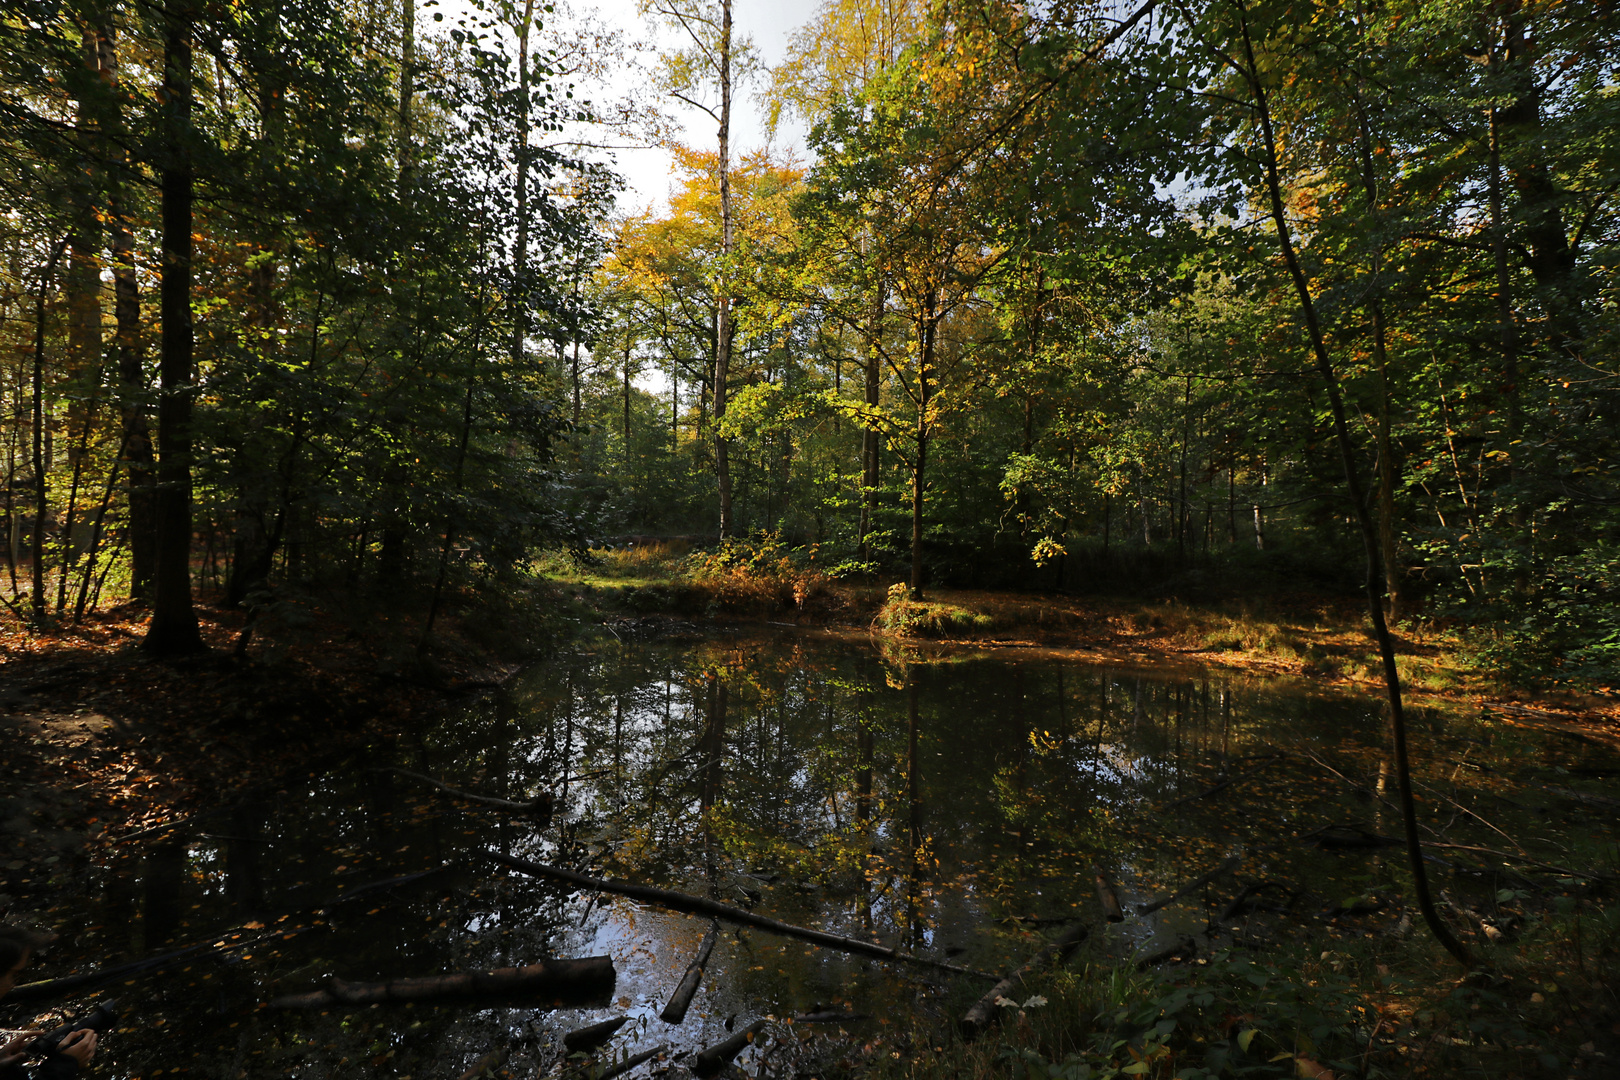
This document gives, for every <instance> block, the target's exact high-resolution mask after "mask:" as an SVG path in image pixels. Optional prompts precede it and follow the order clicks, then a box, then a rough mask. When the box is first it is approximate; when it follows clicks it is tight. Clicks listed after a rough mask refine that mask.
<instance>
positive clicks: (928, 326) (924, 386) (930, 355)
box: [911, 290, 939, 600]
mask: <svg viewBox="0 0 1620 1080" xmlns="http://www.w3.org/2000/svg"><path fill="white" fill-rule="evenodd" d="M935 303H936V300H935V296H934V293H933V292H932V291H931V290H930V291H929V293H928V294H927V297H926V298H925V299H924V301H923V310H922V313H921V315H922V317H921V319H919V325H918V327H917V329H918V334H917V460H916V461H915V462H913V463H912V468H911V598H912V599H913V600H921V599H922V598H923V491H924V488H925V485H926V483H927V478H928V477H927V472H928V439H929V436H930V434H931V425H930V423H929V417H928V403H929V378H930V377H931V376H932V375H933V368H934V335H935V332H936V330H937V329H938V323H939V319H938V316H937V315H936V314H935V311H934V306H935Z"/></svg>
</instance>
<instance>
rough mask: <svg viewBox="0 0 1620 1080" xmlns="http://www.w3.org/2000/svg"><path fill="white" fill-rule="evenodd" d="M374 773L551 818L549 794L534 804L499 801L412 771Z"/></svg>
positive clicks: (471, 801) (453, 794)
mask: <svg viewBox="0 0 1620 1080" xmlns="http://www.w3.org/2000/svg"><path fill="white" fill-rule="evenodd" d="M372 771H373V772H389V773H394V774H396V775H398V776H405V777H409V778H410V779H412V780H417V781H420V782H421V783H424V784H427V785H429V786H430V787H435V788H438V789H439V790H440V791H442V792H444V793H445V794H446V795H452V796H454V797H455V798H458V799H461V800H463V801H465V802H470V803H478V804H479V805H480V806H493V807H495V808H496V809H497V810H510V811H511V812H512V813H514V814H533V815H534V816H535V817H539V818H545V819H547V820H549V819H550V818H551V806H552V797H551V794H550V793H549V792H548V793H546V794H544V795H541V796H540V797H539V798H537V799H535V800H534V801H533V802H514V801H513V800H511V799H497V798H495V797H494V796H491V795H475V794H473V793H472V792H470V791H462V790H461V789H460V788H453V787H451V786H450V785H449V784H443V783H440V782H439V781H437V780H435V779H433V777H431V776H428V775H426V774H424V773H419V772H412V771H411V770H410V769H399V768H394V767H389V768H386V769H373V770H372Z"/></svg>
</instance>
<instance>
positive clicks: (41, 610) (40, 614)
mask: <svg viewBox="0 0 1620 1080" xmlns="http://www.w3.org/2000/svg"><path fill="white" fill-rule="evenodd" d="M66 248H67V241H66V240H65V239H64V240H63V241H61V242H60V243H58V244H57V245H56V246H55V247H54V248H52V249H51V255H50V258H49V259H47V260H46V261H45V265H44V266H43V267H41V268H40V271H39V291H38V292H37V293H36V294H35V298H34V377H33V392H32V395H31V407H30V412H31V415H32V427H33V431H32V433H31V434H32V438H33V459H34V535H33V547H34V550H33V552H32V554H33V563H34V565H33V571H34V581H33V586H34V596H33V620H34V625H35V626H36V627H38V626H44V625H45V615H46V612H45V521H46V518H47V516H48V515H49V513H50V504H49V501H48V498H49V492H48V490H47V488H46V483H45V481H46V477H47V476H48V475H49V473H50V461H49V458H50V454H49V453H48V452H47V451H46V447H45V293H46V290H47V289H49V287H50V283H51V276H52V275H53V274H55V272H56V264H57V262H59V261H60V260H61V258H62V252H63V251H64V250H65V249H66Z"/></svg>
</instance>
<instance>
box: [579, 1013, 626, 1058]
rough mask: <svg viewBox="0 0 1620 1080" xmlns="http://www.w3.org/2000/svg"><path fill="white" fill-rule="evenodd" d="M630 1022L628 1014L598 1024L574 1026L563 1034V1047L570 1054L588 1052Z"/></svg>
mask: <svg viewBox="0 0 1620 1080" xmlns="http://www.w3.org/2000/svg"><path fill="white" fill-rule="evenodd" d="M629 1022H630V1018H629V1017H628V1016H616V1017H614V1018H613V1019H612V1020H603V1021H602V1022H601V1023H600V1024H591V1025H590V1026H589V1027H582V1028H576V1029H574V1030H573V1031H570V1032H568V1033H567V1034H566V1035H564V1036H563V1049H564V1050H567V1051H568V1052H569V1053H570V1054H588V1053H590V1052H591V1051H592V1050H595V1049H596V1048H597V1047H598V1046H601V1045H602V1044H603V1043H605V1042H607V1041H608V1040H609V1039H611V1038H613V1036H615V1035H617V1034H618V1033H619V1029H620V1028H622V1027H624V1025H626V1024H628V1023H629Z"/></svg>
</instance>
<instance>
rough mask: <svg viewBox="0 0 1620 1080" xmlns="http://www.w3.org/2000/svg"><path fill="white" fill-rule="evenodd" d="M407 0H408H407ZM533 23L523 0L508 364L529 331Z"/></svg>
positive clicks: (518, 357) (519, 355) (517, 357)
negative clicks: (530, 43)
mask: <svg viewBox="0 0 1620 1080" xmlns="http://www.w3.org/2000/svg"><path fill="white" fill-rule="evenodd" d="M407 2H409V0H407ZM533 25H534V0H523V21H522V22H521V23H519V25H518V35H517V38H518V115H517V132H516V137H515V139H514V143H515V149H516V150H517V190H516V193H515V199H516V203H517V206H516V210H517V229H516V235H515V236H514V237H513V238H512V366H513V369H514V370H516V369H517V367H518V365H519V364H520V363H521V362H522V360H523V342H524V339H525V338H526V337H527V336H528V333H529V302H528V292H529V284H528V279H529V31H530V29H531V28H532V27H533Z"/></svg>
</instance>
